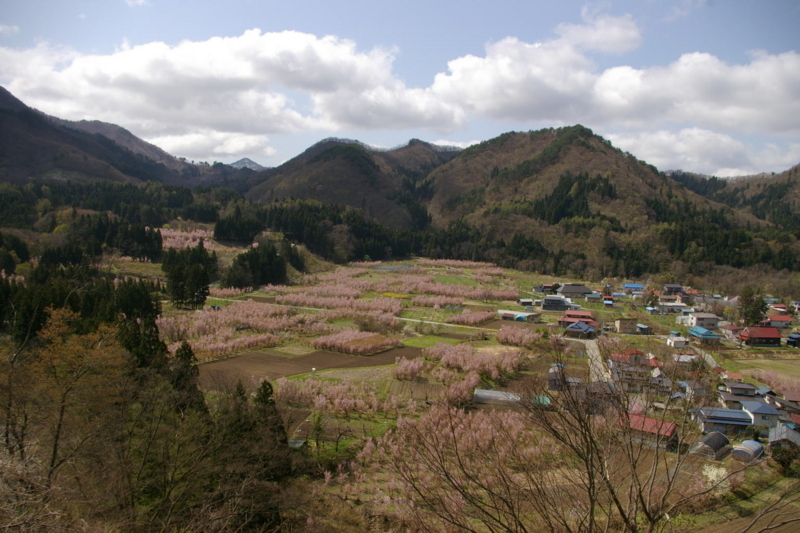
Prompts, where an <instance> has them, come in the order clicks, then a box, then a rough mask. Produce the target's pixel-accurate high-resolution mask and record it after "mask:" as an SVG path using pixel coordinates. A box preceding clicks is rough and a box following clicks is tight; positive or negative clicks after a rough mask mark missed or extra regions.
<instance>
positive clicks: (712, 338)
mask: <svg viewBox="0 0 800 533" xmlns="http://www.w3.org/2000/svg"><path fill="white" fill-rule="evenodd" d="M689 337H690V338H692V340H694V341H697V342H699V343H700V344H705V345H713V344H719V343H720V342H721V341H722V337H720V336H719V335H717V334H716V333H714V332H713V331H710V330H708V329H706V328H703V327H700V326H695V327H693V328H691V329H690V330H689Z"/></svg>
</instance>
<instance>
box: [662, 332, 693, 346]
mask: <svg viewBox="0 0 800 533" xmlns="http://www.w3.org/2000/svg"><path fill="white" fill-rule="evenodd" d="M667 346H671V347H673V348H686V347H687V346H689V339H687V338H686V337H682V336H681V335H673V334H670V336H669V337H667Z"/></svg>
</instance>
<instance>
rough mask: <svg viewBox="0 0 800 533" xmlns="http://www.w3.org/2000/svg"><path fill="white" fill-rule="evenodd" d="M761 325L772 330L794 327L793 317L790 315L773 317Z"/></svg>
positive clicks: (769, 317) (763, 321)
mask: <svg viewBox="0 0 800 533" xmlns="http://www.w3.org/2000/svg"><path fill="white" fill-rule="evenodd" d="M759 325H761V326H764V327H772V328H788V327H791V326H792V317H790V316H789V315H771V316H768V317H767V319H766V320H762V321H761V322H760V323H759Z"/></svg>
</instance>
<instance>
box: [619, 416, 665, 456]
mask: <svg viewBox="0 0 800 533" xmlns="http://www.w3.org/2000/svg"><path fill="white" fill-rule="evenodd" d="M620 422H621V423H622V420H620ZM628 426H629V427H630V430H631V440H633V441H634V442H639V443H642V444H646V445H648V446H653V447H657V448H666V449H671V448H674V447H675V445H676V444H677V442H678V425H677V424H676V423H675V422H670V421H667V420H662V419H659V418H650V417H647V416H642V415H636V414H630V415H628Z"/></svg>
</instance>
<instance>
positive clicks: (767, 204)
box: [670, 172, 800, 232]
mask: <svg viewBox="0 0 800 533" xmlns="http://www.w3.org/2000/svg"><path fill="white" fill-rule="evenodd" d="M670 178H672V179H674V180H675V181H677V182H678V183H680V184H682V185H683V186H684V187H686V188H687V189H690V190H692V191H694V192H696V193H697V194H700V195H701V196H704V197H706V198H708V199H710V200H714V201H716V202H720V203H723V204H726V205H729V206H731V207H734V208H736V209H744V210H746V211H749V212H750V213H752V214H753V215H754V216H755V217H757V218H760V219H761V220H766V221H769V222H772V223H773V224H776V225H777V226H779V227H781V228H783V229H785V230H789V231H792V232H796V231H797V230H798V228H800V214H798V213H797V212H796V211H795V210H794V209H793V206H792V205H791V204H790V203H789V202H788V201H787V198H789V197H790V194H789V192H790V191H791V190H792V189H794V188H795V187H796V186H797V179H796V178H790V179H787V180H786V181H782V182H778V183H767V184H763V183H758V182H754V183H747V184H745V185H744V186H741V187H739V186H732V183H731V182H730V181H729V180H726V179H721V178H717V177H716V176H712V177H709V178H706V177H703V176H696V175H693V174H687V173H684V172H673V173H672V174H670ZM753 189H755V191H754V190H753Z"/></svg>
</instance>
